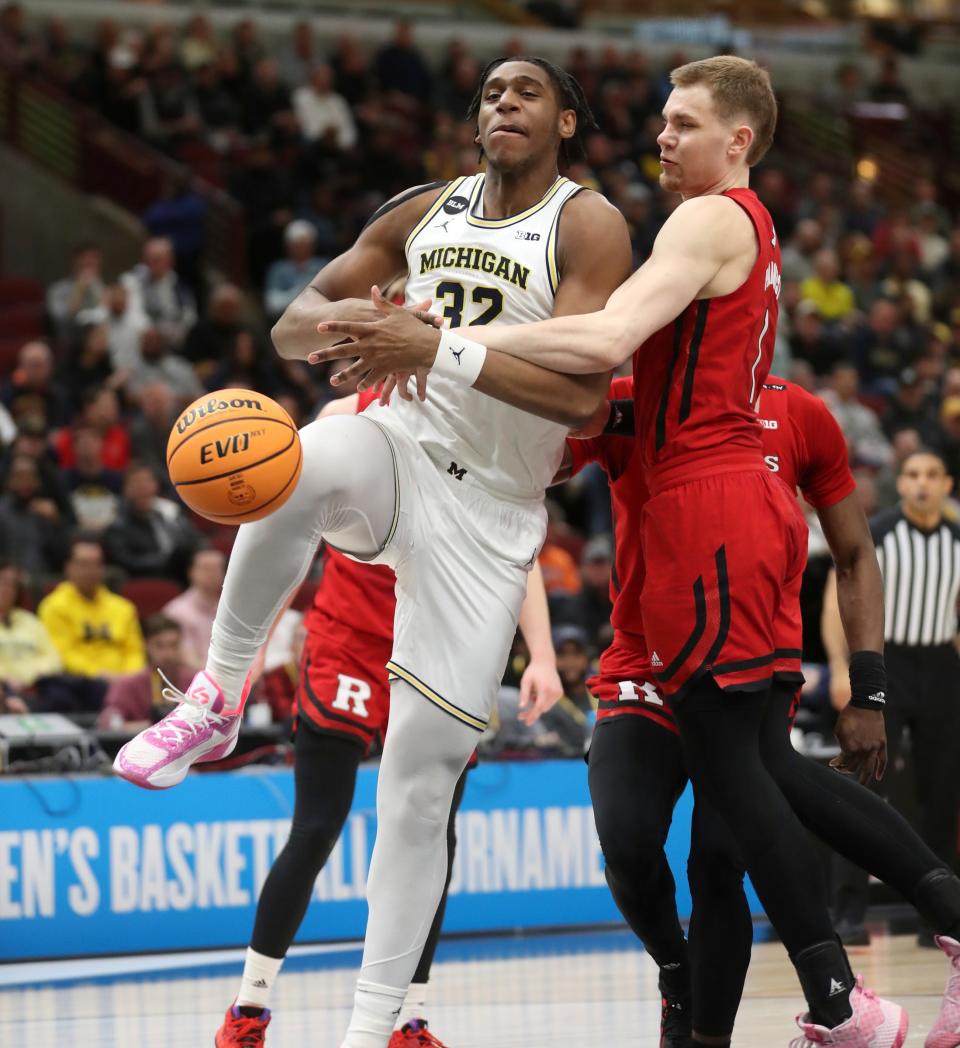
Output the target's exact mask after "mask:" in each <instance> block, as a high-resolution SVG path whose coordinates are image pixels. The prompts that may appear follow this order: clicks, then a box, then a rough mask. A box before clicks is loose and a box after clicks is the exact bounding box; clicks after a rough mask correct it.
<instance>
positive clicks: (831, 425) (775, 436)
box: [757, 375, 857, 509]
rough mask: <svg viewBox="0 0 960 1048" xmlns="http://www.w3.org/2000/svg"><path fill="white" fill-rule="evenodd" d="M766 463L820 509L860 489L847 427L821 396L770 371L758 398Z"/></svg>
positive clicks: (758, 412) (815, 507) (788, 485)
mask: <svg viewBox="0 0 960 1048" xmlns="http://www.w3.org/2000/svg"><path fill="white" fill-rule="evenodd" d="M757 415H758V416H759V418H760V425H761V426H763V461H764V462H765V463H766V466H767V469H769V470H770V471H771V473H774V474H775V475H776V476H777V477H779V478H780V479H781V480H782V481H783V482H784V483H785V484H786V485H787V487H788V488H789V489H790V490H791V491H795V490H796V489H797V488H799V489H800V492H801V494H802V495H803V497H804V499H806V501H807V502H808V503H810V505H811V506H813V508H814V509H826V508H827V507H828V506H835V505H836V504H837V503H838V502H840V501H842V500H843V499H845V498H846V497H847V496H848V495H850V494H852V492H853V491H855V490H856V487H857V485H856V482H855V481H854V479H853V474H852V473H851V472H850V465H849V452H848V450H847V441H846V438H845V437H844V435H843V431H842V430H841V429H840V426H839V425H838V424H837V420H836V419H835V418H834V417H833V415H832V414H831V413H830V409H829V408H828V407H827V405H826V404H824V402H823V401H822V400H821V399H820V398H819V397H815V396H814V395H813V394H812V393H808V392H807V391H806V390H805V389H802V388H801V387H800V386H795V385H794V384H793V383H791V382H787V381H786V380H785V379H782V378H777V377H776V376H775V375H770V376H769V378H768V379H767V381H766V382H765V383H764V384H763V388H762V389H761V391H760V398H759V400H758V401H757Z"/></svg>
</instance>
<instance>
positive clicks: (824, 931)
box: [312, 56, 907, 1048]
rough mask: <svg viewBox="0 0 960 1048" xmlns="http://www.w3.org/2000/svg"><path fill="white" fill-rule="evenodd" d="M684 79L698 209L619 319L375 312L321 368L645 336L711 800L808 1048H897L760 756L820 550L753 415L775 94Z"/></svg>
mask: <svg viewBox="0 0 960 1048" xmlns="http://www.w3.org/2000/svg"><path fill="white" fill-rule="evenodd" d="M671 81H672V83H673V85H674V90H673V91H672V92H671V94H670V97H669V98H668V99H667V102H666V105H665V106H664V112H663V116H664V124H665V126H664V129H663V131H662V132H661V134H660V137H659V144H660V147H661V161H662V165H663V172H662V175H661V184H662V185H663V187H664V188H665V189H667V190H670V191H673V192H677V193H679V194H680V195H681V196H682V197H683V201H682V203H681V204H680V205H679V206H678V207H677V208H676V210H674V211H673V213H672V214H671V215H670V217H669V218H668V219H667V221H666V222H665V223H664V226H663V228H662V229H661V231H660V233H659V235H658V237H657V240H656V242H655V244H654V248H653V252H652V255H651V257H650V259H649V260H648V261H647V262H646V263H645V264H644V265H643V266H642V267H641V268H640V269H639V270H638V271H637V272H636V273H634V274H633V276H632V277H630V279H629V280H627V281H626V282H625V283H624V284H622V285H621V286H620V288H618V289H617V291H615V292H614V293H613V294H612V295H611V296H610V299H609V301H608V302H607V305H606V306H605V307H604V309H602V310H600V311H599V312H597V313H593V314H589V315H580V316H566V317H561V318H555V319H553V320H547V321H540V322H537V323H533V324H525V325H522V326H511V325H504V326H502V327H498V328H496V329H494V328H489V329H485V330H480V329H477V328H459V329H454V330H446V331H443V332H437V331H436V330H435V329H434V330H431V329H429V328H424V329H423V330H418V329H417V324H416V321H417V319H418V318H417V317H415V316H411V315H410V314H406V313H404V312H403V311H402V310H399V309H392V308H391V307H390V306H389V305H388V304H386V303H383V302H380V303H378V305H379V308H380V309H381V312H382V313H383V314H384V316H383V317H382V319H381V320H379V321H375V322H373V323H367V324H364V323H350V322H333V323H325V324H320V325H319V328H318V331H319V333H320V334H321V335H323V336H324V337H327V336H331V335H332V336H334V337H338V336H339V337H342V336H348V337H349V338H351V339H352V340H353V344H352V345H349V346H347V347H346V348H344V347H342V346H341V347H334V348H333V349H327V350H324V351H320V352H318V353H316V354H313V355H312V359H316V360H324V359H335V358H342V357H344V356H356V357H357V358H358V359H357V360H356V361H355V363H354V364H353V365H351V366H350V367H348V368H346V369H345V371H344V372H341V374H340V375H339V376H335V381H346V380H349V379H350V378H354V377H359V378H360V379H361V386H363V385H365V384H372V383H374V382H376V381H379V380H381V379H383V378H384V377H386V376H387V375H389V374H392V373H394V372H403V371H408V370H410V369H411V368H417V367H421V368H422V367H428V368H440V369H442V370H443V372H444V374H447V375H452V376H455V377H457V376H458V377H460V378H461V379H462V381H464V382H465V383H466V384H468V385H476V387H477V388H483V387H484V386H485V385H487V383H488V382H489V381H491V379H492V377H493V376H495V375H496V374H497V373H498V372H499V371H500V370H501V369H503V368H504V367H505V366H506V365H505V364H504V361H503V359H502V357H503V356H504V355H506V356H514V357H518V358H520V359H522V360H524V361H527V362H533V363H536V364H539V365H541V366H542V367H544V368H546V369H548V370H552V371H556V372H561V373H572V374H580V373H595V372H596V371H597V370H599V369H609V368H614V367H617V366H619V365H620V364H622V363H623V362H624V361H626V360H627V359H628V358H629V357H631V355H634V350H635V349H636V347H637V346H638V344H639V349H636V354H635V357H634V360H635V364H634V374H635V391H634V398H635V415H636V427H637V449H636V450H637V452H638V454H639V456H640V458H641V461H642V463H643V468H644V472H645V477H646V480H647V483H648V486H649V488H650V493H651V498H650V500H649V502H648V503H647V506H646V509H645V511H644V515H643V523H642V529H641V535H640V539H641V542H642V544H643V555H644V560H645V563H646V573H647V574H646V582H645V585H644V588H643V592H642V594H641V597H640V608H641V614H642V618H643V625H644V630H645V633H646V636H647V641H648V644H649V646H650V661H651V665H652V668H653V671H654V673H655V675H656V679H657V683H658V685H659V687H660V688H661V689H662V690H663V692H664V693H665V694H666V696H667V697H668V698H669V700H670V702H671V704H672V708H673V712H674V715H675V717H676V719H677V724H678V727H679V730H680V734H681V739H682V742H683V746H684V751H685V754H686V757H687V765H688V769H689V771H690V774H691V778H692V779H693V782H694V787H695V789H696V790H697V791H698V792H699V793H700V794H701V795H702V796H703V797H704V798H705V799H707V800H709V802H710V803H712V804H713V805H714V806H715V807H716V808H717V809H718V811H719V812H720V814H721V816H722V818H723V819H724V821H725V822H726V823H727V825H728V826H729V828H730V830H731V832H732V834H733V836H734V838H735V840H736V843H737V846H738V848H739V850H740V852H741V854H742V855H743V857H744V860H745V863H746V866H747V869H748V870H749V872H750V876H751V880H752V881H753V884H754V886H755V887H756V889H757V892H758V894H759V896H760V899H761V901H762V903H763V905H764V908H765V910H766V912H767V915H768V916H769V918H770V920H771V922H772V924H773V925H774V927H775V929H776V930H777V932H778V934H779V935H780V938H781V939H782V940H783V942H784V945H785V946H786V948H787V950H788V952H789V954H790V956H791V959H792V961H793V963H794V965H795V967H796V969H797V973H798V976H799V979H800V982H801V985H802V986H803V989H804V994H805V996H806V998H807V1001H808V1003H809V1005H810V1015H809V1016H808V1017H807V1018H806V1019H805V1020H804V1035H803V1036H802V1037H801V1038H800V1039H799V1040H798V1041H797V1042H796V1044H797V1045H799V1046H803V1045H805V1044H817V1043H832V1044H836V1045H840V1044H843V1045H848V1046H857V1048H900V1046H901V1045H902V1044H903V1042H904V1040H905V1038H906V1030H907V1017H906V1013H905V1012H904V1011H903V1010H902V1009H901V1008H900V1007H898V1006H897V1005H894V1004H892V1003H890V1002H886V1001H882V1000H880V999H878V998H876V997H875V996H874V995H873V994H870V993H868V992H866V991H864V989H863V987H862V985H861V983H860V982H859V981H856V982H855V980H854V979H853V974H852V972H851V970H850V966H849V963H848V961H847V958H846V955H845V953H844V952H843V949H842V947H841V946H840V944H839V942H838V941H837V939H836V937H835V935H834V932H833V928H832V925H831V923H830V919H829V915H828V912H827V898H826V887H825V885H824V883H823V881H822V877H820V878H818V876H817V873H818V871H817V866H816V861H815V857H814V855H813V853H812V848H811V845H810V843H809V841H808V840H807V839H806V837H805V834H804V830H803V828H802V826H801V825H800V823H799V820H798V819H797V817H796V816H795V815H794V813H793V812H792V810H791V808H790V805H789V804H788V802H787V800H786V798H785V797H784V795H783V793H782V792H781V790H780V789H779V787H778V786H777V784H776V782H775V780H774V779H773V777H772V776H771V774H770V771H769V770H768V766H767V755H766V753H765V746H766V745H767V744H766V743H765V741H764V740H765V735H766V733H765V732H764V731H763V728H764V723H765V721H766V719H767V716H768V712H769V710H770V689H771V684H772V681H773V671H774V664H775V660H776V638H775V635H774V624H775V623H776V621H777V618H778V614H779V609H780V606H781V604H782V602H783V600H784V594H785V592H789V591H790V590H791V588H792V587H794V586H795V585H796V581H797V579H798V578H799V576H800V574H801V572H802V569H803V564H804V559H805V554H806V543H807V531H806V525H805V522H804V520H803V516H802V514H801V513H800V511H799V509H798V508H797V506H796V503H795V501H794V500H793V499H792V498H791V496H790V493H789V492H788V491H787V490H786V488H785V487H784V485H782V484H781V483H779V482H778V481H776V479H775V478H773V477H772V476H771V475H770V473H769V471H768V470H767V469H766V468H765V466H764V463H763V457H762V453H761V427H760V424H759V422H758V419H757V416H756V414H755V411H754V403H755V401H756V398H757V396H758V394H759V392H760V388H761V386H762V384H763V382H764V380H765V378H766V376H767V372H768V371H769V366H770V359H771V354H772V344H773V333H774V331H775V330H776V322H777V299H778V294H779V290H780V249H779V244H778V240H777V235H776V231H775V230H774V228H773V223H772V221H771V218H770V215H769V213H768V212H767V210H766V208H764V207H763V205H762V204H761V203H760V201H759V200H758V199H757V197H756V195H755V194H754V193H753V192H752V191H751V190H750V188H749V181H750V178H749V175H750V167H751V166H752V165H754V164H756V163H757V162H758V161H759V160H760V159H761V158H762V157H763V155H764V153H765V152H766V151H767V149H768V148H769V145H770V143H771V141H772V139H773V132H774V128H775V126H776V101H775V98H774V95H773V91H772V88H771V86H770V81H769V77H768V76H767V74H766V73H765V72H764V71H763V70H761V69H760V68H759V67H758V66H757V65H756V64H755V63H753V62H749V61H746V60H744V59H741V58H736V57H730V56H721V57H717V58H711V59H706V60H704V61H700V62H692V63H689V64H688V65H685V66H682V67H680V68H679V69H675V70H674V71H673V73H672V74H671ZM490 350H494V351H498V352H497V353H491V352H489V351H490ZM860 655H861V653H859V652H857V653H855V656H860ZM871 655H872V656H876V653H875V652H872V653H871V652H864V653H862V658H855V659H854V661H855V663H856V664H857V665H858V667H859V666H860V665H861V663H862V665H863V671H864V673H862V674H861V676H863V675H865V676H866V677H867V678H868V682H869V689H868V692H867V694H866V695H864V696H863V699H862V701H864V702H872V703H874V704H875V705H876V706H880V704H882V702H883V697H884V692H885V687H886V682H885V679H884V677H883V669H882V660H880V664H879V665H878V663H877V659H876V658H871V657H870V656H871Z"/></svg>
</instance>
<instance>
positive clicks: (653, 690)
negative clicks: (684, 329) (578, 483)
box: [558, 377, 960, 1048]
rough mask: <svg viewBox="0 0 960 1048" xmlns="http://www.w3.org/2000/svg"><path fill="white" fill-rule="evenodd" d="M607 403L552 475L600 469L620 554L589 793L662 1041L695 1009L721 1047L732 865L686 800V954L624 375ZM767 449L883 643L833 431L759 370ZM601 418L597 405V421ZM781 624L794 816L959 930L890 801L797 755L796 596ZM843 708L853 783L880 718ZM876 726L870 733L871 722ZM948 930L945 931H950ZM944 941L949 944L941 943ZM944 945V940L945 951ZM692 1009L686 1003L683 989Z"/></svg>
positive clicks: (870, 766) (938, 874)
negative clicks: (690, 819)
mask: <svg viewBox="0 0 960 1048" xmlns="http://www.w3.org/2000/svg"><path fill="white" fill-rule="evenodd" d="M609 396H610V400H611V404H610V407H609V409H607V410H606V411H605V412H603V413H602V414H601V416H598V421H597V423H596V425H595V426H594V427H593V428H594V429H598V428H599V427H600V426H603V425H604V424H605V423H609V424H608V425H607V427H606V432H605V433H604V434H603V435H598V436H596V437H592V438H590V439H584V440H575V439H571V440H569V441H568V444H567V450H566V453H565V457H564V464H563V467H562V469H561V472H560V474H559V475H558V480H560V479H564V478H565V477H566V476H568V475H572V474H575V473H577V472H578V471H579V470H580V469H582V468H583V467H584V466H585V465H586V464H587V463H588V462H597V463H599V464H600V465H601V466H602V467H603V469H604V470H605V471H606V472H607V474H608V476H609V477H610V481H611V497H612V502H613V509H614V520H615V526H616V538H617V542H616V550H617V553H616V566H615V572H614V575H613V578H612V580H611V600H612V602H613V613H612V616H611V618H612V622H613V625H614V642H613V644H612V645H611V646H610V647H609V648H608V649H607V650H606V651H605V652H604V653H603V655H602V656H601V660H600V673H599V675H598V676H597V677H595V678H593V679H592V680H591V681H590V682H589V683H590V687H591V689H592V690H593V692H594V694H595V695H596V696H597V698H598V699H599V709H598V714H597V728H596V730H595V732H594V738H593V743H592V746H591V750H590V773H589V777H590V792H591V797H592V800H593V805H594V812H595V816H596V823H597V830H598V833H599V835H600V840H601V844H602V845H603V849H604V855H605V858H606V873H607V880H608V883H609V885H610V888H611V891H612V893H613V895H614V898H615V899H616V901H617V904H618V906H619V908H620V910H621V912H622V913H623V915H624V917H625V918H626V920H627V922H628V924H629V925H630V927H631V928H632V929H633V931H634V932H635V933H636V934H637V936H638V937H639V938H640V939H641V940H642V941H643V943H644V945H645V946H646V948H647V950H648V952H649V953H650V954H651V956H653V958H654V960H656V961H657V963H658V965H659V966H660V969H661V975H660V986H661V992H662V995H663V1014H662V1023H661V1038H662V1040H661V1045H662V1048H676V1046H685V1045H686V1044H687V1043H688V1041H687V1038H688V1037H689V1035H690V1029H691V1018H692V1026H693V1029H694V1030H695V1031H696V1033H697V1040H698V1041H701V1042H706V1043H711V1044H718V1045H724V1044H729V1039H730V1036H731V1033H732V1030H733V1023H734V1019H735V1017H736V1013H737V1008H738V1006H739V1002H740V997H741V993H742V990H743V982H744V978H745V976H746V970H747V966H748V964H749V959H750V949H751V943H752V939H753V924H752V921H751V917H750V912H749V909H748V906H747V902H746V898H745V896H744V894H743V866H742V862H741V860H740V858H739V855H738V853H737V850H736V847H735V845H734V844H733V842H732V841H731V840H730V836H729V833H728V832H727V831H726V829H725V827H724V824H723V822H722V820H720V819H718V818H717V817H716V814H715V813H712V812H711V811H710V810H709V807H708V806H705V805H704V804H702V803H699V802H698V804H697V806H696V809H695V814H694V827H693V835H692V843H691V853H690V860H689V863H688V877H689V880H690V887H691V894H692V897H693V903H694V908H693V915H692V917H691V922H690V949H689V961H688V955H687V947H686V943H685V942H684V939H683V934H682V931H681V930H680V924H679V920H678V917H677V912H676V905H675V901H674V900H675V895H674V883H673V878H672V875H671V873H670V869H669V867H668V865H667V863H666V858H665V856H664V854H663V842H664V840H665V838H666V835H667V831H668V829H669V825H670V820H671V815H672V811H673V807H674V804H675V802H676V799H677V798H678V797H679V795H680V793H681V792H682V790H683V788H684V786H685V785H686V780H687V773H686V766H685V763H684V761H683V756H682V752H681V749H680V742H679V736H678V732H677V727H676V724H675V722H674V720H673V717H672V715H671V713H670V709H669V707H668V706H667V705H666V704H665V703H664V700H663V697H662V696H661V694H660V692H659V690H658V688H657V687H656V684H655V680H654V675H653V672H652V669H651V667H650V661H649V656H648V653H647V649H646V642H645V639H644V636H643V624H642V621H640V617H639V614H638V611H637V605H638V601H637V599H636V595H637V594H638V593H639V592H640V591H641V590H642V588H643V582H644V570H643V558H642V554H641V552H640V549H639V546H638V544H637V543H635V542H633V541H631V538H632V536H633V535H635V534H636V532H637V530H639V527H640V517H641V515H642V512H643V507H644V505H645V503H646V501H647V497H648V496H647V492H646V487H645V485H644V482H643V475H642V471H638V470H636V468H635V467H634V468H632V467H631V463H635V462H636V461H637V459H636V457H635V456H634V455H633V450H634V446H635V441H634V439H633V411H632V408H633V403H632V396H633V379H632V378H623V379H615V380H614V382H613V383H612V384H611V389H610V394H609ZM758 412H759V415H760V418H761V422H762V425H763V452H764V462H765V463H766V465H767V467H768V469H770V470H771V471H772V472H773V473H774V474H775V475H776V476H778V477H779V478H780V479H781V480H782V481H783V482H784V483H785V484H786V486H787V488H788V489H789V490H790V491H791V492H793V491H794V490H796V489H797V488H799V489H800V491H801V492H802V493H803V495H804V498H805V499H806V500H807V501H808V502H809V503H810V504H811V505H812V506H814V507H815V508H816V510H817V512H818V514H819V516H820V519H821V522H822V525H823V528H824V532H825V534H826V535H827V537H828V540H829V543H830V548H831V551H832V553H833V555H834V558H835V560H836V562H837V564H838V565H839V566H840V569H841V572H842V574H843V578H844V583H843V588H844V606H845V614H846V630H847V633H848V635H849V640H850V642H851V643H852V644H857V645H858V646H861V647H864V648H869V647H871V646H872V648H873V649H874V650H879V648H880V647H882V639H883V637H882V614H880V615H879V617H878V613H877V610H876V609H877V608H878V607H882V591H881V588H880V587H881V582H880V578H879V569H878V566H877V563H876V557H875V556H874V555H873V552H872V545H871V541H870V536H869V529H868V526H867V523H866V520H865V518H864V515H863V511H862V509H861V508H860V504H859V501H858V499H857V496H856V494H855V493H854V487H855V485H854V481H853V477H852V476H851V474H850V469H849V466H848V464H847V457H848V456H847V446H846V441H845V440H844V437H843V434H842V433H841V431H840V429H839V427H838V426H837V423H836V421H835V420H834V418H833V416H832V415H831V414H830V413H829V411H828V410H827V409H826V406H825V405H824V403H823V401H822V400H820V399H819V398H817V397H813V396H811V395H810V394H808V393H806V392H805V391H804V390H802V389H800V388H799V387H796V386H793V385H792V384H789V383H787V382H786V381H785V380H783V379H779V378H774V377H771V378H770V379H769V381H768V382H767V383H766V384H765V385H764V387H763V390H762V393H761V396H760V398H759V400H758ZM608 416H609V418H608ZM783 612H784V614H783V616H782V617H781V619H780V620H779V622H778V625H777V646H778V651H779V652H780V656H779V658H778V663H777V664H776V665H777V669H776V670H775V685H774V694H773V696H772V711H771V712H772V716H771V717H770V719H769V724H768V730H769V731H770V732H771V733H772V734H774V733H775V734H774V737H772V738H771V740H770V744H771V746H772V747H773V748H774V749H775V750H776V751H777V753H778V756H777V759H776V761H775V762H773V769H772V770H773V773H774V775H775V777H776V779H777V781H778V783H779V785H780V786H781V788H782V789H783V791H784V793H785V794H786V796H787V797H788V798H789V800H790V802H791V804H792V806H793V807H794V809H795V810H796V811H797V812H798V814H799V816H800V818H801V821H802V822H803V823H804V825H805V826H806V827H807V829H809V830H811V831H812V832H813V833H815V834H816V835H818V836H820V837H822V838H823V839H824V840H826V841H827V843H828V844H830V846H831V847H833V848H835V849H836V850H837V851H839V852H840V853H842V854H845V855H847V856H850V857H851V858H852V859H853V861H854V862H856V863H858V864H859V865H861V866H863V867H864V868H866V869H869V870H870V871H871V872H872V873H874V874H875V875H876V876H879V877H880V879H881V880H884V881H885V882H886V883H888V884H891V885H892V886H894V887H896V888H897V889H898V890H899V891H900V892H901V893H902V894H903V895H904V896H905V897H906V898H907V899H908V900H911V901H913V902H914V904H915V905H916V906H917V907H918V909H920V911H921V912H922V913H925V914H931V915H932V919H933V924H934V925H935V926H936V927H937V928H938V929H939V930H940V931H942V932H943V933H944V935H945V936H954V935H956V934H957V933H958V932H960V881H958V880H957V878H956V877H955V876H953V874H952V873H951V872H950V871H949V870H947V869H945V868H944V867H943V866H942V864H941V863H939V861H938V860H937V858H936V856H935V855H934V854H933V853H932V852H930V850H929V849H928V848H926V846H925V845H924V844H923V843H922V841H921V840H920V839H919V838H918V837H917V835H916V834H915V833H914V831H913V830H912V829H911V828H910V826H909V825H908V824H907V823H906V822H905V821H904V820H903V819H901V818H900V817H899V816H898V815H897V814H896V813H895V812H892V811H891V810H890V808H889V806H888V805H885V804H883V803H882V802H878V801H877V799H876V798H875V797H874V796H873V795H872V794H869V793H868V792H867V791H866V790H863V789H861V788H859V787H858V786H856V785H855V784H854V783H853V782H852V781H851V780H847V779H845V778H842V777H841V776H838V775H836V774H835V773H833V772H830V771H828V770H827V769H825V768H823V767H822V766H821V765H818V764H815V763H813V762H811V761H809V760H807V759H806V758H804V757H802V756H801V755H800V754H798V753H796V751H795V750H794V749H793V747H792V746H791V745H790V743H789V734H788V733H789V724H790V721H791V719H792V708H793V704H794V695H795V693H796V687H797V684H796V682H797V678H798V673H799V666H798V661H797V658H798V657H797V652H798V651H799V650H800V648H801V646H802V627H801V621H800V610H799V593H798V592H797V593H795V594H792V595H791V596H790V599H789V600H788V601H786V602H785V605H784V608H783ZM877 718H878V715H877V713H876V711H873V710H862V709H857V708H850V707H848V708H847V712H846V713H845V714H844V715H843V716H841V718H840V719H839V721H838V723H837V734H838V737H839V738H840V739H841V740H842V741H843V749H844V754H845V758H844V763H843V766H844V767H845V768H848V769H849V770H852V771H855V772H858V773H859V775H860V778H861V781H865V779H866V778H868V777H869V776H870V775H871V774H877V775H878V776H879V775H880V774H882V769H883V741H884V740H883V730H882V718H879V724H878V723H877ZM878 728H879V730H878ZM951 941H953V942H955V941H956V940H954V939H952V940H951ZM945 949H946V947H945ZM948 952H949V951H948ZM691 984H692V987H693V1007H692V1012H691V1008H690V1000H689V998H690V988H691Z"/></svg>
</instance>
